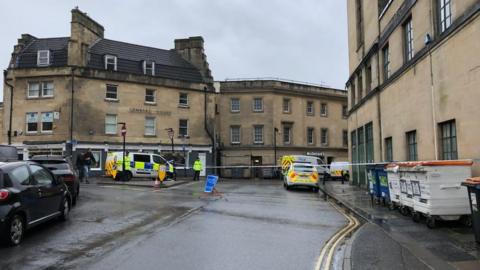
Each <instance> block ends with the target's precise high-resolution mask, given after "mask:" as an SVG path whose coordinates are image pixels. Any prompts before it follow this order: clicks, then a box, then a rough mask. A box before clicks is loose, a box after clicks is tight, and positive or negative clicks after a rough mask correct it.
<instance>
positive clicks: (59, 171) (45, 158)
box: [30, 155, 80, 205]
mask: <svg viewBox="0 0 480 270" xmlns="http://www.w3.org/2000/svg"><path fill="white" fill-rule="evenodd" d="M30 160H31V161H35V162H37V163H39V164H42V165H43V166H45V167H47V169H49V170H50V171H51V172H52V173H53V174H54V175H55V176H56V177H57V178H59V179H60V180H62V181H63V182H65V184H66V185H67V187H68V191H70V194H71V195H72V205H75V204H77V199H78V196H79V195H80V181H79V178H78V173H77V171H76V170H75V168H74V167H73V163H72V161H71V160H70V159H69V158H66V157H63V156H60V155H38V156H34V157H32V158H31V159H30Z"/></svg>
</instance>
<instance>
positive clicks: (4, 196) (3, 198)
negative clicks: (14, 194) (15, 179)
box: [0, 189, 10, 201]
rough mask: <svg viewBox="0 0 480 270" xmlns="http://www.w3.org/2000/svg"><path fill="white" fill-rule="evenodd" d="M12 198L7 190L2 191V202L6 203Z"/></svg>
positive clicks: (0, 195) (0, 191) (0, 194)
mask: <svg viewBox="0 0 480 270" xmlns="http://www.w3.org/2000/svg"><path fill="white" fill-rule="evenodd" d="M8 196H10V192H9V191H8V190H6V189H0V201H5V200H6V199H8Z"/></svg>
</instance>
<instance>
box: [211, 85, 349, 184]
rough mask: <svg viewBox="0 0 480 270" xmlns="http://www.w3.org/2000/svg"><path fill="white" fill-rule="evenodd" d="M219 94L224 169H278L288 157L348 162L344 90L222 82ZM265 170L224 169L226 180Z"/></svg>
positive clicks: (221, 148)
mask: <svg viewBox="0 0 480 270" xmlns="http://www.w3.org/2000/svg"><path fill="white" fill-rule="evenodd" d="M220 93H221V94H220V95H219V97H218V106H217V115H216V118H217V119H216V120H217V123H219V124H218V127H219V134H220V138H219V149H220V151H221V157H220V164H221V165H222V166H227V167H229V166H250V165H256V166H259V165H262V166H266V165H274V164H275V160H278V159H279V158H280V157H281V156H283V155H288V154H300V155H322V156H324V158H325V160H326V161H328V162H331V161H346V160H347V159H348V156H347V143H348V142H347V140H348V133H347V119H346V113H347V93H346V91H344V90H339V89H333V88H327V87H322V86H316V85H309V84H304V83H298V82H291V81H282V80H271V79H254V80H238V81H235V80H232V81H222V82H220ZM266 171H268V169H266ZM262 172H263V170H249V169H247V168H243V169H242V168H229V169H224V170H222V173H223V175H224V176H227V177H231V176H235V177H249V176H250V175H251V174H254V175H255V176H261V174H262Z"/></svg>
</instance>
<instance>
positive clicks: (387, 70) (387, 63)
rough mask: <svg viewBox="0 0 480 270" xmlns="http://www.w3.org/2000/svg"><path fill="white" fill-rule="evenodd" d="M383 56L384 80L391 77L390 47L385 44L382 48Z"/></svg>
mask: <svg viewBox="0 0 480 270" xmlns="http://www.w3.org/2000/svg"><path fill="white" fill-rule="evenodd" d="M382 58H383V81H386V80H388V78H390V49H389V47H388V43H387V45H385V46H384V47H383V49H382Z"/></svg>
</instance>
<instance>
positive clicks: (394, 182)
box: [386, 163, 401, 210]
mask: <svg viewBox="0 0 480 270" xmlns="http://www.w3.org/2000/svg"><path fill="white" fill-rule="evenodd" d="M398 168H399V166H398V165H397V164H395V163H390V164H388V165H387V167H386V172H387V179H388V189H389V197H390V202H389V208H390V209H392V210H393V209H395V208H397V207H400V206H401V204H400V193H401V192H400V173H399V172H398Z"/></svg>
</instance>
